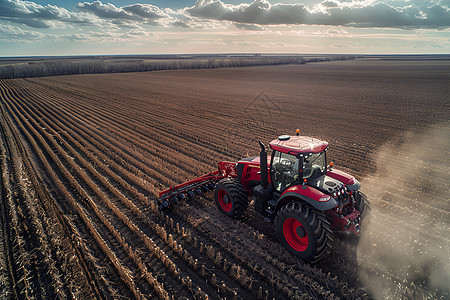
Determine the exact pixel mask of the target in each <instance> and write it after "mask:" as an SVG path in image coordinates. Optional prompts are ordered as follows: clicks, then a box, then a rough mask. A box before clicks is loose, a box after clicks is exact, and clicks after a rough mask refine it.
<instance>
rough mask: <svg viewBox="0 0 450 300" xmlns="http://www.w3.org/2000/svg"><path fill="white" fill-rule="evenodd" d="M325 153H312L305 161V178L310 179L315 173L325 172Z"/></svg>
mask: <svg viewBox="0 0 450 300" xmlns="http://www.w3.org/2000/svg"><path fill="white" fill-rule="evenodd" d="M324 153H325V152H320V153H310V154H309V155H307V156H305V158H304V160H303V178H310V177H311V176H312V175H313V174H314V173H317V172H320V173H321V174H322V173H323V172H324V171H325V168H326V161H325V154H324Z"/></svg>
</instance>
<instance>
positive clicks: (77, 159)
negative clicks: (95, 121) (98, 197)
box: [32, 116, 201, 280]
mask: <svg viewBox="0 0 450 300" xmlns="http://www.w3.org/2000/svg"><path fill="white" fill-rule="evenodd" d="M32 119H33V120H36V121H38V122H39V124H40V125H41V126H44V124H43V123H41V120H40V119H39V118H38V117H37V116H33V118H32ZM44 128H48V127H47V126H45V127H44ZM39 129H40V128H39V127H38V130H39ZM41 133H43V134H45V133H44V132H41ZM51 134H53V135H58V134H57V132H55V131H53V130H52V131H51ZM63 144H64V143H63ZM63 146H64V147H66V148H67V147H69V148H70V146H69V145H68V144H64V145H63ZM66 150H67V149H66ZM69 150H70V149H69ZM70 152H71V155H75V156H76V161H80V160H81V161H82V162H83V158H81V157H80V156H79V155H78V154H77V153H76V152H75V151H73V149H71V150H70ZM65 160H66V161H67V158H65ZM83 168H84V169H89V171H90V172H91V173H92V174H95V173H96V172H95V170H93V168H92V167H90V166H89V165H88V164H86V163H84V164H83ZM97 179H98V180H100V181H102V182H103V184H104V185H105V188H107V189H110V187H108V185H107V184H106V183H105V180H102V177H101V176H100V177H97ZM93 181H95V179H94V180H93ZM111 192H113V191H112V190H111ZM115 195H116V196H119V197H120V196H121V194H120V193H119V194H117V193H116V194H115ZM121 198H122V200H121V201H122V202H126V201H127V200H126V199H125V198H124V197H123V195H122V196H121ZM111 199H114V196H113V197H112V198H111ZM104 201H105V199H104ZM106 205H107V206H108V207H110V209H111V210H113V211H116V215H117V216H118V217H119V219H121V220H122V221H123V222H124V223H127V224H129V223H130V221H129V220H128V219H127V218H126V217H125V216H124V215H123V214H121V212H122V211H126V210H127V208H121V209H117V208H116V207H115V206H114V205H112V204H110V203H106ZM127 206H128V207H129V206H130V205H127ZM135 212H136V209H135ZM138 212H139V211H138ZM139 217H140V218H141V219H144V215H143V214H142V213H140V214H139ZM132 228H133V227H132ZM134 232H135V233H136V234H138V235H139V233H140V231H139V230H134ZM141 239H143V238H142V236H141ZM199 280H201V279H199Z"/></svg>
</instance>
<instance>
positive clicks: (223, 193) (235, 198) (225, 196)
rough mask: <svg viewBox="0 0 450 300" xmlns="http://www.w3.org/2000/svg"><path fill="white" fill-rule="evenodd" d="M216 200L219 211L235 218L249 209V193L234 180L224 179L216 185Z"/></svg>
mask: <svg viewBox="0 0 450 300" xmlns="http://www.w3.org/2000/svg"><path fill="white" fill-rule="evenodd" d="M214 199H215V201H216V204H217V207H218V208H219V210H220V211H221V212H222V213H224V214H225V215H227V216H229V217H233V218H237V217H239V216H240V215H241V214H242V213H243V212H244V211H245V210H246V209H247V207H248V197H247V192H246V191H245V188H244V186H243V185H242V184H241V183H240V182H239V181H238V180H236V179H234V178H224V179H222V180H220V181H219V182H218V183H217V184H216V187H215V188H214Z"/></svg>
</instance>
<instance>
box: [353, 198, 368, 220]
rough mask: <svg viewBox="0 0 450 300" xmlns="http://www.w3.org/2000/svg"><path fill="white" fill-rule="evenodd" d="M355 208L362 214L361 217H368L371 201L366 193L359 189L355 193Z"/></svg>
mask: <svg viewBox="0 0 450 300" xmlns="http://www.w3.org/2000/svg"><path fill="white" fill-rule="evenodd" d="M355 208H356V210H357V211H359V213H360V214H361V219H364V218H366V217H367V215H368V214H369V211H370V202H369V200H368V199H367V196H366V194H364V193H363V192H360V191H358V192H357V193H356V195H355Z"/></svg>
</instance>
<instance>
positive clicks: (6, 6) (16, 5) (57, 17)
mask: <svg viewBox="0 0 450 300" xmlns="http://www.w3.org/2000/svg"><path fill="white" fill-rule="evenodd" d="M0 19H4V20H8V21H11V22H14V23H20V24H25V25H28V26H30V27H35V28H48V27H51V26H52V21H60V22H68V23H91V22H92V20H91V19H90V18H89V17H87V16H85V15H84V14H80V13H75V12H69V11H68V10H67V9H65V8H61V7H58V6H55V5H50V4H48V5H46V6H42V5H39V4H36V3H34V2H31V1H22V0H0Z"/></svg>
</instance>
